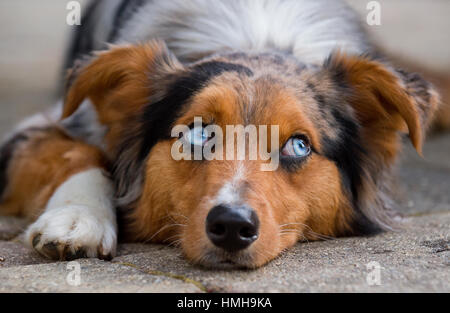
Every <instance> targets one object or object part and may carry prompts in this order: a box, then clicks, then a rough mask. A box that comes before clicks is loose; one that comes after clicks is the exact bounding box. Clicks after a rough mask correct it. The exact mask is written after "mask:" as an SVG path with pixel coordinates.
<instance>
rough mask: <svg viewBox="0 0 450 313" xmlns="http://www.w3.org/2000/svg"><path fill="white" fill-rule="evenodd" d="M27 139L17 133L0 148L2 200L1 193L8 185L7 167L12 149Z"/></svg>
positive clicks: (0, 190) (0, 188)
mask: <svg viewBox="0 0 450 313" xmlns="http://www.w3.org/2000/svg"><path fill="white" fill-rule="evenodd" d="M27 139H28V137H27V136H26V135H25V134H23V133H19V134H17V135H15V136H14V137H13V138H11V139H9V140H8V141H7V142H5V143H4V144H3V146H2V147H1V148H0V201H2V197H3V193H4V192H5V190H6V187H7V186H8V168H9V164H10V162H11V159H12V157H13V154H14V150H15V149H16V148H17V146H18V144H20V143H21V142H23V141H26V140H27Z"/></svg>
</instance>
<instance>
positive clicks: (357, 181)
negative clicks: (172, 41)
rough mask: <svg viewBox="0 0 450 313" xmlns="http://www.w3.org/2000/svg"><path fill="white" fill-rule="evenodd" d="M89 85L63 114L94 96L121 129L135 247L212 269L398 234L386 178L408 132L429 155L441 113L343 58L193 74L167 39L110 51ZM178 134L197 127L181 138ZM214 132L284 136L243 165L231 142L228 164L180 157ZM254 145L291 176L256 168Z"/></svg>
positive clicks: (120, 166) (417, 89) (119, 164)
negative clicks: (181, 147)
mask: <svg viewBox="0 0 450 313" xmlns="http://www.w3.org/2000/svg"><path fill="white" fill-rule="evenodd" d="M77 74H79V75H77V76H76V79H75V81H74V83H73V84H72V86H71V88H70V90H69V92H68V95H67V99H66V100H67V101H66V106H65V112H64V116H66V117H67V116H69V115H70V114H72V113H73V112H74V111H75V110H76V108H77V107H78V106H79V105H80V103H81V101H82V100H83V99H84V98H86V97H89V98H90V99H91V101H92V102H93V103H94V105H95V106H96V108H97V111H98V114H99V118H100V121H101V122H102V123H104V124H106V125H107V126H108V127H109V132H108V134H107V137H106V143H107V147H108V148H107V150H108V151H107V152H108V154H109V156H110V158H111V159H112V161H113V162H114V169H113V173H114V178H115V180H116V186H117V192H118V197H119V202H120V204H121V209H122V210H123V212H124V213H125V214H124V215H125V216H124V220H125V221H126V224H125V225H126V226H125V233H126V234H127V236H128V237H129V238H131V239H134V240H142V241H152V242H167V243H169V242H173V243H177V244H179V245H180V246H181V247H182V249H183V251H184V253H185V255H186V256H187V257H188V259H189V260H191V261H193V262H195V263H199V264H202V265H206V266H211V267H236V266H237V267H250V268H252V267H258V266H261V265H263V264H265V263H267V262H268V261H270V260H272V259H273V258H275V257H276V256H277V255H279V254H280V252H282V251H283V250H285V249H287V248H289V247H291V246H292V245H294V244H295V243H296V242H297V241H299V240H315V239H321V238H323V237H335V236H339V235H346V234H362V233H370V232H374V231H377V230H378V229H381V228H383V227H386V226H387V223H388V221H387V217H386V214H384V213H383V212H382V209H384V204H383V203H382V198H383V196H384V193H383V192H384V191H383V188H384V187H383V184H384V182H383V175H384V174H385V173H386V172H387V170H388V169H389V167H390V166H391V164H392V163H393V162H394V160H395V157H396V155H397V153H398V150H399V148H400V140H399V135H398V132H402V131H404V132H408V131H409V136H410V138H411V140H412V142H413V144H414V145H415V147H416V148H417V149H420V147H421V143H422V137H423V135H422V134H423V132H422V130H423V128H424V127H425V125H426V124H427V121H428V120H429V116H430V113H431V112H432V111H433V110H434V108H435V106H436V103H437V99H436V96H435V95H434V93H433V92H432V90H431V89H430V87H429V86H428V84H426V82H424V81H422V80H421V79H420V78H419V77H417V76H414V75H407V74H404V73H402V72H397V71H393V70H390V69H388V68H387V67H385V66H384V65H382V64H381V63H379V62H376V61H372V60H369V59H367V58H360V57H348V56H345V55H341V54H335V55H334V56H331V57H330V59H329V60H328V61H327V62H326V63H325V64H324V65H323V66H306V65H304V64H302V63H301V62H299V61H298V60H295V59H293V58H292V57H288V56H283V55H277V54H259V55H252V54H244V53H234V54H226V55H222V56H216V57H211V58H208V59H205V60H203V61H201V62H198V63H196V64H193V65H190V66H183V65H181V64H180V63H179V62H178V61H177V60H176V59H175V58H174V57H173V56H172V55H171V54H170V53H169V52H168V51H167V50H166V48H165V46H164V45H163V44H161V43H155V42H154V43H150V44H148V45H142V46H130V47H125V48H116V49H113V50H111V51H110V52H106V53H103V54H101V55H99V56H98V58H96V60H94V61H93V62H92V63H91V64H89V65H88V66H86V67H84V68H83V69H81V71H80V72H79V73H77ZM199 117H201V119H202V123H201V124H200V125H199V124H195V123H194V121H195V119H196V118H199ZM177 125H186V127H187V130H186V131H185V132H184V133H182V134H181V135H180V136H177V137H172V135H173V134H172V130H173V128H174V127H175V126H177ZM211 125H215V126H218V127H219V128H220V129H222V130H224V132H225V130H226V129H227V126H236V125H242V126H243V127H246V126H254V127H255V129H256V130H257V133H258V134H260V133H259V130H260V129H262V128H263V127H264V126H268V127H269V129H272V128H270V127H271V126H276V127H277V131H278V135H277V138H276V139H277V140H276V143H275V144H274V143H273V142H271V141H270V140H269V138H273V136H271V134H269V135H268V136H266V137H264V138H263V139H262V140H261V138H260V140H258V141H256V142H253V143H252V142H250V140H249V139H248V138H246V140H244V142H247V143H248V146H247V149H245V155H246V156H247V157H246V158H243V159H240V158H233V157H232V158H228V157H226V156H225V155H226V153H227V152H228V151H230V150H231V151H233V149H234V150H237V149H238V148H237V144H236V141H231V142H229V141H227V140H223V141H222V142H223V147H222V148H221V149H222V150H220V151H221V153H222V152H223V156H224V157H223V160H207V159H206V158H201V159H197V160H179V159H177V158H174V156H173V151H174V146H175V145H176V143H177V142H181V141H183V142H185V143H186V142H187V143H188V144H189V145H190V146H192V147H193V150H192V151H194V150H195V148H199V147H200V149H204V148H205V147H206V146H208V144H210V147H211V142H212V141H213V140H214V138H216V139H217V136H216V137H214V136H213V135H212V134H209V133H208V131H206V130H207V128H208V126H211ZM226 135H227V136H228V133H227V134H226ZM232 137H233V138H234V134H233V136H232ZM244 137H248V134H247V135H246V136H244ZM244 139H245V138H244ZM218 142H219V141H216V142H215V143H218ZM252 144H253V145H256V146H257V150H258V151H259V148H260V147H261V146H262V145H266V146H267V147H268V151H269V152H270V155H271V156H272V159H273V158H274V156H277V158H276V159H277V160H278V161H279V163H277V165H278V166H277V167H276V168H274V169H273V170H270V171H264V170H262V167H263V165H264V164H266V165H267V163H268V162H271V160H267V159H263V158H260V157H258V158H256V159H251V160H250V158H249V157H248V156H249V154H250V150H251V149H252ZM217 147H218V146H217V145H214V149H218V148H217ZM202 151H203V150H202ZM215 152H217V151H215ZM221 153H219V154H221ZM233 156H234V153H233Z"/></svg>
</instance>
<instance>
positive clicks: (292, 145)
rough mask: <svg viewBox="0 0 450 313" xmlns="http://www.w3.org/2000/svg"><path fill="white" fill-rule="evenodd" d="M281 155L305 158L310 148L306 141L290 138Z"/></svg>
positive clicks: (309, 152)
mask: <svg viewBox="0 0 450 313" xmlns="http://www.w3.org/2000/svg"><path fill="white" fill-rule="evenodd" d="M281 154H282V155H284V156H290V157H299V158H301V157H306V156H308V155H310V154H311V147H310V145H309V143H308V142H307V140H305V139H302V138H298V137H292V138H290V139H289V140H288V142H287V143H286V144H285V146H284V148H283V150H282V151H281Z"/></svg>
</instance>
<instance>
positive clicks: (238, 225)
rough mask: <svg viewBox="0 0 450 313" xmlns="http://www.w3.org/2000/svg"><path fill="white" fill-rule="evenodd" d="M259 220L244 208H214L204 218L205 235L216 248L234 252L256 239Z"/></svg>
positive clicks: (253, 213) (251, 211)
mask: <svg viewBox="0 0 450 313" xmlns="http://www.w3.org/2000/svg"><path fill="white" fill-rule="evenodd" d="M258 231H259V220H258V216H257V215H256V213H255V211H253V210H252V209H251V208H248V207H245V206H225V205H219V206H216V207H214V208H213V209H212V210H211V212H210V213H209V214H208V217H207V218H206V233H207V234H208V237H209V239H210V240H211V241H212V242H213V243H214V244H215V245H216V246H217V247H220V248H222V249H224V250H226V251H229V252H235V251H239V250H242V249H245V248H247V247H248V246H250V245H251V244H252V243H253V242H254V241H255V240H256V239H258Z"/></svg>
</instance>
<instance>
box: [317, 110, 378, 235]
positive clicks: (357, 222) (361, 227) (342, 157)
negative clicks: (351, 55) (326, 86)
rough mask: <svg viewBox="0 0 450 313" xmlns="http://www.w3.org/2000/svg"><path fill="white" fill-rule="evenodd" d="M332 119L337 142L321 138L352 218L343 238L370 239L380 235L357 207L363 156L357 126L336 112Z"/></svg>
mask: <svg viewBox="0 0 450 313" xmlns="http://www.w3.org/2000/svg"><path fill="white" fill-rule="evenodd" d="M332 115H333V117H334V118H335V119H336V121H337V123H338V125H339V139H338V141H336V140H331V139H330V138H328V137H326V136H325V137H324V148H325V149H324V151H325V156H326V157H327V158H329V159H330V160H333V161H334V162H335V163H336V165H337V167H338V169H339V171H340V173H341V179H342V182H343V185H344V188H345V189H346V190H347V192H348V193H349V195H350V197H351V200H352V203H353V209H354V212H355V218H354V220H353V225H352V232H351V233H350V234H345V235H370V234H376V233H379V232H380V231H381V229H380V227H378V226H377V225H376V224H375V223H373V222H372V221H370V220H369V219H368V218H367V217H366V216H365V215H364V214H363V212H362V211H361V209H360V207H359V204H358V203H359V200H360V198H359V196H360V195H359V188H360V186H361V184H362V182H363V179H365V178H364V172H363V168H362V167H363V159H364V156H365V155H366V154H367V152H366V150H365V149H364V146H363V143H362V141H361V138H360V126H359V125H358V123H357V122H356V121H354V120H353V119H352V118H351V117H347V116H345V115H344V114H343V113H341V112H340V111H339V110H338V109H337V108H333V109H332Z"/></svg>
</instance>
